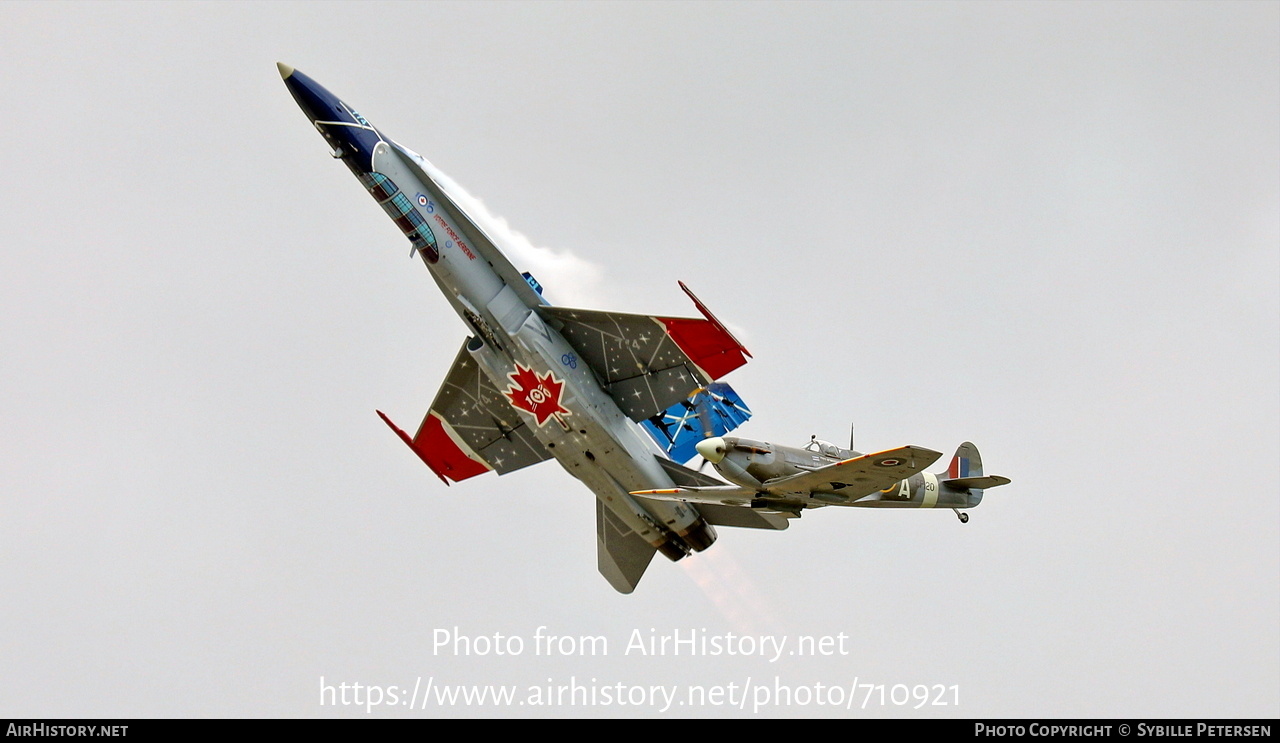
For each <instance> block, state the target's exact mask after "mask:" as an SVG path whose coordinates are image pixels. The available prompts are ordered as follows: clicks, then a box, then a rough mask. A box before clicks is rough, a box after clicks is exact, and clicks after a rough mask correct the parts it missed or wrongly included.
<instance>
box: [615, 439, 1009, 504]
mask: <svg viewBox="0 0 1280 743" xmlns="http://www.w3.org/2000/svg"><path fill="white" fill-rule="evenodd" d="M695 449H697V452H698V453H699V454H701V455H702V457H703V458H704V459H705V460H706V461H708V462H710V463H711V464H712V465H713V466H714V467H715V468H716V471H717V472H719V473H720V474H721V475H722V476H723V477H724V478H725V479H726V480H728V481H729V482H731V483H734V484H733V485H712V486H689V487H680V488H668V489H653V490H640V491H635V492H633V493H632V495H635V496H637V497H645V498H659V499H663V500H670V501H675V502H679V503H689V504H692V505H696V506H697V507H699V508H705V507H706V506H708V505H719V506H734V507H738V508H749V509H752V510H755V511H758V512H766V513H767V512H774V513H779V514H790V515H793V516H798V515H799V514H800V512H801V511H802V510H804V509H806V508H822V507H824V506H856V507H859V508H950V509H952V510H953V511H955V513H956V516H958V517H959V519H960V522H961V523H968V522H969V514H967V513H961V512H960V509H962V508H973V507H974V506H976V505H978V504H979V503H981V502H982V494H983V491H984V490H986V489H987V488H994V487H998V486H1000V485H1007V484H1009V482H1010V480H1009V478H1007V477H1001V476H1000V475H985V476H984V475H983V474H982V457H981V456H979V454H978V447H976V446H974V445H973V444H971V443H969V442H967V441H966V442H965V443H963V444H961V445H960V448H958V449H956V453H955V456H953V457H952V458H951V464H950V466H948V467H947V470H946V472H939V473H933V472H925V471H924V469H925V468H926V467H928V466H929V465H931V464H933V463H934V462H935V461H937V459H938V458H939V457H941V456H942V454H941V453H939V452H936V451H930V450H929V449H925V448H922V447H918V446H904V447H900V448H898V449H890V450H888V451H882V452H877V453H875V454H860V453H858V452H856V451H854V450H852V449H841V448H840V447H838V446H836V445H834V444H831V443H828V442H826V441H819V440H818V439H817V438H816V437H814V439H812V440H811V441H810V442H809V444H808V445H807V446H805V447H804V448H796V447H790V446H779V445H777V444H770V443H768V442H764V441H752V440H751V439H742V438H732V437H729V438H726V437H721V436H714V437H710V438H706V439H703V440H702V441H700V442H698V443H697V444H696V445H695Z"/></svg>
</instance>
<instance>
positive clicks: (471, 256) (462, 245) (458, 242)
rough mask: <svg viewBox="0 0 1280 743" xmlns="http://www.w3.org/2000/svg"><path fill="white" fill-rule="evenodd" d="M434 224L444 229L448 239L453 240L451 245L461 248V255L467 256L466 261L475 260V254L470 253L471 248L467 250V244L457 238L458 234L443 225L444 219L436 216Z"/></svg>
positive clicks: (446, 225)
mask: <svg viewBox="0 0 1280 743" xmlns="http://www.w3.org/2000/svg"><path fill="white" fill-rule="evenodd" d="M436 222H437V223H438V224H439V225H440V227H441V228H443V229H444V231H445V232H447V233H449V237H450V238H451V239H452V240H453V243H454V244H455V245H457V246H458V247H459V248H462V253H463V255H465V256H467V260H472V261H474V260H475V259H476V255H475V253H472V252H471V248H468V247H467V244H466V243H464V242H463V241H462V238H460V237H458V233H456V232H454V231H453V228H452V227H450V226H449V225H448V224H446V223H445V221H444V217H441V216H440V215H439V214H437V215H436Z"/></svg>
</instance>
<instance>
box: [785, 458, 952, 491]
mask: <svg viewBox="0 0 1280 743" xmlns="http://www.w3.org/2000/svg"><path fill="white" fill-rule="evenodd" d="M941 456H942V453H941V452H936V451H933V450H932V449H925V448H923V447H920V446H903V447H900V448H897V449H889V450H887V451H882V452H877V453H875V454H863V455H862V456H860V457H854V458H853V459H846V460H844V461H843V462H836V463H835V464H829V465H827V466H826V467H822V468H819V469H816V470H813V471H812V472H803V473H801V474H798V475H791V476H789V477H779V478H776V479H773V480H769V481H767V482H765V484H764V489H765V490H767V491H768V492H769V493H771V494H773V495H787V494H792V493H798V494H802V495H808V494H809V493H838V494H840V495H843V496H846V497H848V498H851V499H855V498H861V497H863V496H865V495H870V494H871V493H874V492H876V491H878V490H883V489H885V488H887V487H889V486H891V485H896V484H897V483H898V482H899V481H901V480H905V479H907V478H908V477H911V476H912V475H914V474H916V473H917V472H921V471H923V470H924V468H925V467H928V466H929V465H931V464H933V463H934V462H936V461H937V460H938V457H941Z"/></svg>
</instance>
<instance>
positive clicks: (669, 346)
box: [538, 284, 751, 422]
mask: <svg viewBox="0 0 1280 743" xmlns="http://www.w3.org/2000/svg"><path fill="white" fill-rule="evenodd" d="M680 286H681V288H682V289H684V291H685V292H686V293H688V294H689V296H690V297H691V298H693V300H694V303H695V305H696V306H697V307H698V310H699V311H700V312H702V314H703V319H696V318H681V317H656V316H652V315H632V314H627V313H623V312H603V311H600V310H583V309H575V308H572V307H552V306H546V305H544V306H542V307H538V312H539V313H541V314H542V316H543V317H544V318H545V319H547V320H549V321H551V322H552V324H553V325H554V326H555V327H556V328H557V329H558V330H559V331H560V333H561V334H562V335H564V337H565V339H566V340H568V341H569V343H570V344H571V345H572V346H573V347H574V348H575V349H576V350H577V351H578V354H579V355H580V356H581V359H582V361H583V362H585V363H586V364H587V365H588V366H590V367H591V369H592V370H593V371H594V372H595V373H596V376H597V377H599V378H600V381H601V383H602V384H603V385H604V388H605V390H606V391H607V392H608V393H609V394H610V395H611V396H612V397H613V399H614V400H615V401H616V402H617V403H618V407H619V408H621V409H622V412H623V413H625V414H626V415H627V416H628V417H629V418H631V420H633V421H636V422H641V421H644V420H647V419H649V418H652V417H654V416H656V415H659V414H661V413H663V412H664V411H666V410H667V409H668V408H670V407H671V406H672V405H676V404H678V403H680V402H681V401H683V400H685V399H686V398H688V397H689V395H690V394H691V393H692V392H693V391H694V390H696V389H698V388H699V387H702V386H704V385H707V384H710V383H711V382H712V381H714V380H716V379H719V378H720V377H722V376H724V375H725V374H728V373H729V372H731V371H733V370H734V369H737V368H738V367H739V366H742V365H743V364H745V363H747V359H746V357H748V356H750V355H751V354H750V353H749V352H748V351H747V349H746V348H744V347H743V346H742V344H740V343H738V341H737V339H736V338H734V337H733V335H732V334H731V333H730V332H729V331H728V330H727V329H726V328H725V327H724V326H723V325H721V324H720V321H719V320H716V319H715V317H714V316H713V315H712V314H711V313H710V312H708V311H707V309H706V308H705V307H704V306H703V305H702V303H701V302H700V301H698V299H697V298H696V297H694V296H693V293H692V292H690V291H689V289H688V287H686V286H684V284H681V285H680Z"/></svg>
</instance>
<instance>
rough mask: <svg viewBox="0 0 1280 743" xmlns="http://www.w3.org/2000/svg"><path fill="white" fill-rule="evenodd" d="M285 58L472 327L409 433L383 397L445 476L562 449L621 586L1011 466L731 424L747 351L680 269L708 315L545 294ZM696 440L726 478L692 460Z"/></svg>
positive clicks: (954, 491)
mask: <svg viewBox="0 0 1280 743" xmlns="http://www.w3.org/2000/svg"><path fill="white" fill-rule="evenodd" d="M278 67H279V70H280V75H281V77H282V78H283V79H284V82H285V85H286V87H287V88H288V89H289V92H290V93H291V94H292V95H293V98H294V100H295V101H296V102H297V104H298V106H299V107H301V108H302V110H303V112H304V113H305V114H306V115H307V118H308V119H309V120H310V121H311V123H312V125H313V126H315V128H316V130H317V131H319V132H320V135H321V136H322V137H324V139H325V141H326V142H327V143H328V144H329V147H330V154H331V155H332V156H333V157H334V158H336V159H340V160H342V162H343V163H344V164H345V165H346V166H347V167H348V168H349V169H350V170H351V172H352V174H353V175H355V177H356V179H357V180H359V181H360V184H361V185H362V186H363V187H364V188H365V190H367V191H368V192H369V194H370V195H371V196H372V197H373V198H374V200H375V201H377V202H378V205H379V206H380V207H381V208H382V209H383V210H384V211H385V212H386V213H387V216H388V217H390V218H391V220H392V221H393V222H394V223H395V224H396V226H397V227H398V228H399V229H400V231H401V232H402V233H403V234H404V236H405V237H406V238H407V239H408V240H409V244H410V252H409V255H410V257H415V256H416V257H417V258H418V259H420V260H421V261H422V263H423V264H424V265H425V266H426V267H427V270H428V272H429V273H430V274H431V277H432V279H434V280H435V282H436V285H437V286H439V287H440V290H441V292H443V294H444V296H445V299H446V300H447V301H448V302H449V305H450V306H451V307H452V308H453V310H454V311H455V312H456V313H457V314H458V316H459V317H460V318H461V319H462V321H463V322H464V323H465V325H466V327H467V328H468V330H469V332H470V335H468V336H467V337H466V338H465V340H464V341H463V342H462V347H461V348H460V349H459V350H458V353H457V356H456V357H455V358H454V360H453V364H452V366H451V367H450V369H449V371H448V373H447V374H446V375H445V379H444V383H443V384H442V385H441V387H440V390H439V392H438V393H437V394H436V397H435V400H434V401H433V402H432V403H431V405H430V407H429V408H428V410H427V413H426V416H425V417H424V418H423V420H422V423H421V424H420V425H419V426H418V428H417V431H416V432H415V433H414V434H412V435H410V434H409V433H407V432H406V431H404V430H403V429H401V428H400V427H399V426H397V425H396V424H395V423H393V422H392V421H391V419H390V418H389V417H388V416H387V415H386V414H384V413H383V412H382V411H377V412H378V415H379V416H380V417H381V418H382V420H383V421H384V422H385V423H386V424H387V425H388V426H389V427H390V428H391V430H392V431H394V432H395V434H396V435H397V436H398V437H399V438H400V439H401V440H402V441H403V442H404V443H405V444H407V445H408V447H409V448H410V449H411V450H412V451H413V453H414V454H416V455H417V456H418V457H419V458H420V459H421V460H422V461H423V462H424V463H425V464H426V465H427V467H428V468H430V470H431V471H432V472H434V473H435V474H436V475H437V476H438V477H439V478H440V479H441V480H442V481H444V483H445V484H446V485H449V484H450V482H460V481H462V480H466V479H468V478H471V477H475V476H477V475H481V474H484V473H486V472H491V471H492V472H497V473H498V474H499V475H503V474H506V473H508V472H513V471H515V470H518V469H521V468H523V467H528V466H529V465H533V464H537V463H539V462H542V461H545V460H547V459H555V460H556V461H557V462H559V463H560V465H561V466H562V467H564V469H565V470H566V471H567V472H569V474H571V475H573V476H574V477H575V478H577V479H579V480H581V481H582V482H583V483H584V484H585V485H586V486H587V488H588V489H590V490H591V491H592V492H593V493H594V494H595V497H596V546H597V556H598V559H597V563H598V568H599V570H600V572H601V574H603V575H604V577H605V579H606V580H608V581H609V583H610V585H612V586H613V587H614V588H615V589H616V590H618V591H620V592H622V593H630V592H632V591H633V590H635V587H636V585H637V583H638V582H639V580H640V578H641V576H642V575H643V574H644V572H645V570H646V569H647V567H648V565H649V562H650V561H651V560H652V558H653V555H654V553H655V552H661V553H662V554H663V555H664V556H665V557H667V558H668V559H670V560H673V561H675V560H680V559H682V558H684V557H685V556H687V555H688V554H689V553H691V552H695V551H702V550H705V549H707V548H708V547H710V546H711V545H712V544H713V543H714V542H715V540H716V531H715V527H716V526H736V527H745V528H756V529H777V530H781V529H786V528H787V524H788V520H789V519H791V518H795V517H797V516H799V514H800V512H801V511H802V510H804V509H806V508H815V507H819V506H825V505H850V506H864V507H865V506H880V507H923V508H930V507H948V508H955V509H960V508H970V507H972V506H975V505H977V504H978V501H980V500H981V498H982V490H983V489H984V488H989V487H995V486H997V485H1002V484H1005V483H1007V482H1009V480H1008V479H1006V478H1002V477H997V476H988V477H983V476H982V475H981V471H982V468H981V463H980V461H979V460H978V451H977V449H976V448H974V447H973V446H972V444H964V445H962V446H961V447H960V450H959V451H958V452H957V453H956V458H955V459H953V461H952V465H951V469H950V470H949V471H948V475H947V477H945V478H944V477H942V476H941V475H934V474H930V473H925V472H923V470H924V468H925V467H928V466H929V465H930V464H932V463H933V462H934V461H935V460H936V459H937V458H938V457H939V456H941V455H940V454H939V453H938V452H934V451H930V450H928V449H924V448H920V447H911V446H908V447H903V448H900V449H894V450H890V451H885V452H880V453H878V454H869V455H861V454H858V453H857V452H854V451H852V450H851V449H849V450H845V449H839V448H838V447H834V446H832V445H829V444H823V443H821V442H814V443H813V444H812V445H811V446H810V447H809V448H807V449H803V450H801V449H791V448H788V447H781V446H776V445H773V444H768V443H765V442H756V441H749V440H747V439H738V438H725V437H724V434H726V433H728V432H730V431H732V430H734V429H735V428H736V427H738V426H739V425H741V424H742V423H743V422H745V421H746V420H747V419H749V418H750V417H751V411H750V409H749V408H748V407H747V406H746V404H745V403H744V402H743V401H742V399H741V397H739V396H738V395H737V393H736V392H735V391H734V390H733V389H732V388H731V387H729V386H728V385H727V384H724V383H723V382H719V381H717V380H719V379H720V378H721V377H723V376H724V375H726V374H728V373H729V372H731V371H733V370H734V369H737V368H738V367H740V366H742V365H743V364H745V363H746V361H747V359H748V358H750V356H751V354H750V353H749V352H748V351H747V349H746V348H745V347H743V345H742V344H741V343H739V342H738V340H737V339H736V338H734V337H733V334H732V333H730V332H729V330H728V329H727V328H725V326H724V325H723V324H722V323H721V322H720V321H719V320H718V319H716V317H715V316H714V315H713V314H712V313H711V311H710V310H708V309H707V307H706V306H705V305H704V304H703V303H702V302H701V301H700V300H699V299H698V298H697V297H696V296H695V295H694V294H693V292H692V291H690V290H689V288H688V287H687V286H685V285H684V284H683V283H681V284H680V288H681V289H682V290H683V291H684V292H685V293H686V294H687V295H688V296H689V298H690V299H691V300H692V301H693V304H694V307H695V308H696V309H697V311H698V313H699V314H700V315H701V317H698V318H685V317H666V316H656V315H635V314H624V313H620V312H606V311H600V310H590V309H578V308H572V307H558V306H553V305H551V304H550V303H549V302H548V301H547V300H546V299H544V298H543V295H542V294H543V293H542V286H541V285H540V284H539V283H538V281H537V280H536V279H535V278H534V277H533V276H531V275H530V274H529V273H522V272H521V271H520V270H519V269H518V268H516V267H515V266H514V265H513V264H512V263H511V262H510V261H509V260H508V259H507V258H506V256H504V255H503V253H502V251H501V250H500V249H499V247H498V245H497V244H496V243H495V241H494V239H493V237H492V236H491V235H490V234H488V233H487V232H486V231H485V229H484V227H483V225H482V224H481V223H479V222H478V221H477V220H476V219H474V218H473V217H472V216H471V215H469V214H468V213H467V211H466V210H465V209H464V208H463V207H462V206H461V205H460V204H459V203H458V201H457V199H456V198H455V195H451V194H450V193H449V190H448V189H447V188H446V187H445V186H444V185H443V184H444V183H447V182H448V181H447V179H445V178H444V177H443V174H442V173H441V172H440V171H439V170H437V169H436V168H435V167H434V166H433V165H432V164H431V163H430V162H428V161H427V160H426V159H425V158H423V157H422V156H421V155H419V154H417V153H416V152H413V151H412V150H410V149H408V148H407V147H405V146H404V145H401V144H400V143H398V142H396V141H394V140H392V139H390V138H388V137H387V136H385V135H384V134H383V133H382V131H381V130H379V129H377V128H376V127H374V126H373V125H372V124H370V123H369V122H368V120H366V119H365V118H364V117H363V116H361V115H360V113H359V112H357V111H356V110H355V108H353V107H352V106H351V105H349V104H348V103H346V102H345V101H343V100H342V99H340V98H338V97H337V96H335V95H334V94H333V93H331V92H329V91H328V90H326V89H325V88H324V87H323V86H321V85H320V84H319V83H317V82H316V81H315V80H312V79H311V78H310V77H307V76H306V75H304V74H303V73H301V72H299V71H297V70H295V69H293V68H292V67H289V66H288V65H285V64H278ZM696 454H701V455H702V456H703V458H704V459H705V460H706V461H708V462H711V463H712V464H714V466H715V468H716V470H717V471H718V472H720V474H722V475H723V476H724V477H725V478H726V479H728V480H729V481H730V482H731V483H733V484H732V485H727V484H725V483H724V482H722V481H720V480H717V479H715V478H714V477H710V476H708V475H705V474H702V473H701V472H700V471H698V470H694V469H691V468H689V467H686V466H684V464H683V463H685V462H688V461H689V460H690V459H692V458H693V457H694V456H695V455H696ZM957 513H959V511H957ZM961 520H967V516H965V515H963V514H961Z"/></svg>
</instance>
